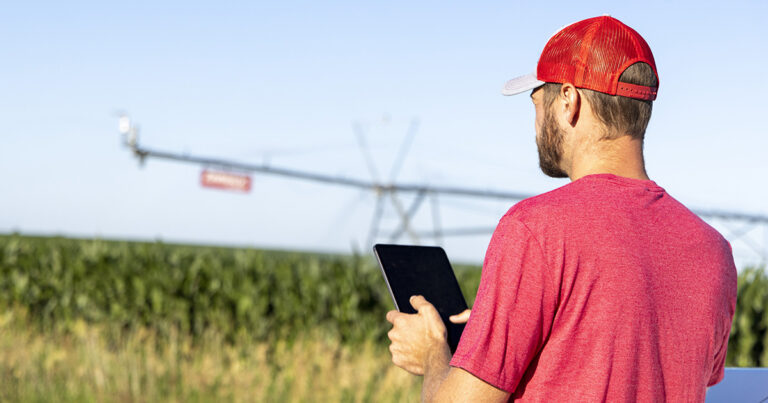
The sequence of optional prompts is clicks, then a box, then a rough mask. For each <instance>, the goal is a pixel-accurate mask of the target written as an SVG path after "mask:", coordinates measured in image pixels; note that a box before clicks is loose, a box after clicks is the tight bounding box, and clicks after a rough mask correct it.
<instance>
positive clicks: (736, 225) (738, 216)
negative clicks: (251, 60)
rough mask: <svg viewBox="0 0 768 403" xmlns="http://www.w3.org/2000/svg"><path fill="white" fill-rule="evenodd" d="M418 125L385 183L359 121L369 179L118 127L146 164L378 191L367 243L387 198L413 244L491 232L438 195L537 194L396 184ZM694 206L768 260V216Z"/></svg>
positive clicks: (397, 233) (394, 236) (125, 121)
mask: <svg viewBox="0 0 768 403" xmlns="http://www.w3.org/2000/svg"><path fill="white" fill-rule="evenodd" d="M417 128H418V121H417V120H415V119H414V120H412V121H411V124H410V126H409V128H408V132H407V134H406V136H405V138H404V140H403V143H402V144H401V147H400V152H399V154H398V155H397V158H396V159H395V163H394V164H393V167H392V170H391V173H390V176H389V179H388V180H387V181H386V182H384V181H381V180H380V179H379V174H378V172H377V170H376V167H375V165H374V164H373V160H372V158H371V154H370V152H369V150H368V147H367V144H366V141H365V135H364V133H363V129H362V127H361V126H360V125H359V124H354V125H353V129H354V132H355V136H356V137H357V141H358V145H359V146H360V149H361V152H362V153H363V155H364V157H365V160H366V163H367V168H368V171H369V173H370V175H371V178H372V179H371V180H362V179H353V178H346V177H343V176H331V175H325V174H321V173H315V172H307V171H301V170H295V169H291V168H285V167H276V166H272V165H270V164H268V163H262V164H253V163H246V162H240V161H234V160H229V159H223V158H214V157H205V156H197V155H190V154H182V153H175V152H168V151H161V150H153V149H150V148H146V147H143V146H141V145H139V129H138V127H137V126H135V125H133V123H132V122H131V119H130V118H129V117H128V116H127V115H124V114H123V115H120V119H119V131H120V133H121V135H122V138H123V143H124V145H125V146H126V147H128V148H129V149H130V150H131V151H132V152H133V155H134V156H136V158H138V160H139V163H140V165H143V164H144V162H145V161H146V160H147V159H148V158H157V159H165V160H171V161H177V162H183V163H190V164H195V165H199V166H201V167H204V168H213V169H219V170H222V171H224V172H233V173H235V175H236V173H242V172H248V173H258V174H264V175H277V176H283V177H287V178H293V179H299V180H304V181H312V182H318V183H324V184H328V185H337V186H344V187H349V188H356V189H359V190H363V191H371V192H373V193H374V195H375V196H376V199H375V200H376V201H375V206H374V212H373V217H372V220H371V224H370V229H369V233H368V240H367V245H372V244H373V243H374V242H375V241H377V240H378V239H379V238H380V237H381V236H380V234H379V233H380V228H379V224H380V221H381V218H382V215H383V213H384V207H385V204H386V202H387V200H389V202H390V204H391V206H392V207H393V209H394V211H395V212H396V213H397V215H398V216H399V218H400V224H399V226H397V228H395V230H394V231H392V232H391V233H390V235H389V237H388V242H392V243H394V242H397V241H398V240H399V239H400V238H401V237H402V236H403V235H407V236H408V237H409V239H410V241H411V242H413V243H414V244H419V243H420V240H421V239H432V240H434V241H435V242H436V243H438V244H441V243H442V240H443V237H446V236H467V235H486V234H490V233H492V232H493V230H494V228H493V227H473V228H447V229H446V228H442V225H441V218H440V213H439V199H438V196H459V197H467V198H476V199H486V200H488V199H496V200H509V201H519V200H523V199H526V198H528V197H531V196H534V195H533V194H525V193H517V192H508V191H500V190H484V189H472V188H466V187H458V186H431V185H424V184H411V183H397V182H396V181H395V179H396V177H397V174H398V172H399V170H400V167H401V166H402V163H403V161H404V159H405V155H406V153H407V152H408V149H409V147H410V144H411V142H412V140H413V137H414V136H415V134H416V130H417ZM248 184H249V186H250V178H248ZM399 194H410V195H412V196H413V199H412V200H411V203H410V205H408V206H406V205H405V204H404V203H403V201H402V200H401V198H400V197H399ZM427 198H428V199H429V200H430V202H431V203H430V210H431V213H432V229H431V230H426V231H423V230H422V231H418V230H416V229H415V228H414V227H413V224H412V220H413V217H414V216H415V215H416V213H417V212H418V211H419V208H420V207H421V206H422V204H423V202H424V200H425V199H427ZM692 211H693V212H694V213H695V214H697V215H698V216H699V217H701V218H702V219H705V220H706V221H707V222H709V223H710V224H711V225H713V226H716V227H718V228H719V229H721V230H722V232H724V235H725V237H726V238H727V239H728V240H729V241H730V242H731V243H732V244H733V243H738V244H741V245H743V246H745V247H746V249H747V250H748V251H750V253H753V254H754V255H755V256H756V257H757V260H758V261H759V262H760V263H763V264H764V263H766V262H768V216H765V215H758V214H748V213H741V212H733V211H722V210H703V209H694V210H692ZM755 232H762V239H761V240H759V241H756V240H755V239H754V236H753V235H754V233H755Z"/></svg>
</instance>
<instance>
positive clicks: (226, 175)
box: [200, 169, 251, 193]
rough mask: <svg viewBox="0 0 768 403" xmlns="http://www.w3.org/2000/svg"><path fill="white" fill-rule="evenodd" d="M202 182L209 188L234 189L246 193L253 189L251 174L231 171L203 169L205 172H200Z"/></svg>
mask: <svg viewBox="0 0 768 403" xmlns="http://www.w3.org/2000/svg"><path fill="white" fill-rule="evenodd" d="M200 184H201V185H203V187H207V188H215V189H223V190H234V191H237V192H244V193H247V192H250V191H251V177H250V176H248V175H243V174H235V173H231V172H222V171H209V170H207V169H203V172H202V173H201V174H200Z"/></svg>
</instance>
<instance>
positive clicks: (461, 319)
mask: <svg viewBox="0 0 768 403" xmlns="http://www.w3.org/2000/svg"><path fill="white" fill-rule="evenodd" d="M471 312H472V310H471V309H465V310H464V312H462V313H457V314H456V315H451V316H450V317H449V318H448V320H450V321H451V323H457V324H461V323H467V321H469V314H470V313H471Z"/></svg>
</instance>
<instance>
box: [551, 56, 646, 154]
mask: <svg viewBox="0 0 768 403" xmlns="http://www.w3.org/2000/svg"><path fill="white" fill-rule="evenodd" d="M619 81H620V82H622V83H629V84H636V85H644V86H648V87H656V86H657V85H658V80H657V79H656V74H655V73H654V72H653V69H652V68H651V66H650V65H648V64H647V63H643V62H638V63H635V64H633V65H631V66H629V67H628V68H627V69H626V70H624V72H623V73H622V74H621V76H620V77H619ZM561 86H562V84H559V83H546V84H544V88H543V90H544V93H543V95H544V97H543V100H544V106H545V107H546V108H549V107H550V106H551V105H552V103H553V102H554V101H555V98H556V97H557V95H558V94H559V93H560V87H561ZM579 91H580V92H581V93H582V94H584V98H586V100H587V102H589V104H590V105H591V106H592V110H593V111H594V113H595V116H596V117H597V119H598V120H600V122H601V123H602V124H603V126H604V127H605V132H604V133H603V137H602V139H603V140H612V139H615V138H617V137H620V136H622V135H625V134H627V135H629V136H631V137H632V138H634V139H638V140H642V139H643V138H644V136H645V129H646V128H647V127H648V121H650V120H651V110H652V109H653V101H644V100H641V99H634V98H628V97H623V96H620V95H608V94H606V93H603V92H597V91H593V90H588V89H585V88H579Z"/></svg>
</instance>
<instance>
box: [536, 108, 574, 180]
mask: <svg viewBox="0 0 768 403" xmlns="http://www.w3.org/2000/svg"><path fill="white" fill-rule="evenodd" d="M550 106H551V105H550ZM540 137H541V139H540V141H536V145H537V146H538V150H539V167H540V168H541V171H542V172H544V174H545V175H547V176H550V177H552V178H567V177H568V174H567V173H566V172H565V171H563V169H562V168H560V162H561V161H562V159H563V137H564V133H563V130H561V129H560V127H559V126H558V125H557V121H556V120H555V116H554V115H553V114H552V110H551V108H550V107H546V108H545V110H544V122H543V125H542V127H541V136H540ZM537 140H538V139H537Z"/></svg>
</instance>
